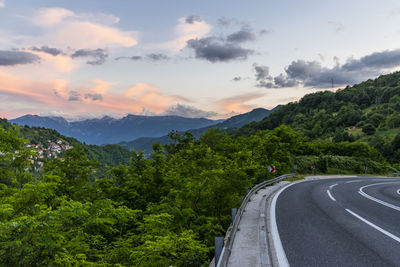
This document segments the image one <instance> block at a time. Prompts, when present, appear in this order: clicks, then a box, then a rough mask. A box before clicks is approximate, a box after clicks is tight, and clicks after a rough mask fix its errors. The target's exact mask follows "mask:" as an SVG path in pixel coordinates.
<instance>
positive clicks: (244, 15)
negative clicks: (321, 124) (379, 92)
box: [0, 0, 400, 120]
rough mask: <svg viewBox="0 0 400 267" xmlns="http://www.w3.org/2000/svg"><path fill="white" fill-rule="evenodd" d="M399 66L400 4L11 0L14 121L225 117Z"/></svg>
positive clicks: (2, 17)
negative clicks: (29, 117)
mask: <svg viewBox="0 0 400 267" xmlns="http://www.w3.org/2000/svg"><path fill="white" fill-rule="evenodd" d="M399 66H400V1H398V0H393V1H391V0H380V1H378V0H346V1H342V0H335V1H333V0H325V1H320V0H318V1H317V0H303V1H293V0H279V1H278V0H260V1H255V0H254V1H253V0H249V1H241V0H229V1H228V0H217V1H216V0H213V1H211V0H202V1H190V0H168V1H165V0H159V1H153V0H146V1H143V0H130V1H127V0H113V1H109V0H79V1H76V0H68V1H66V0H35V1H32V0H29V1H28V0H0V117H4V118H8V119H11V118H16V117H18V116H22V115H24V114H37V115H42V116H63V117H65V118H67V119H69V120H81V119H87V118H97V117H102V116H112V117H122V116H125V115H127V114H142V115H179V116H185V117H206V118H212V119H221V118H227V117H231V116H233V115H236V114H239V113H244V112H248V111H250V110H252V109H254V108H257V107H263V108H268V109H271V108H273V107H275V106H276V105H279V104H286V103H289V102H293V101H297V100H298V99H300V98H301V97H302V96H304V95H305V94H308V93H313V92H316V91H319V90H335V89H337V88H343V87H345V86H347V85H352V84H356V83H359V82H361V81H364V80H367V79H372V78H375V77H378V76H379V75H382V74H386V73H390V72H393V71H396V70H399Z"/></svg>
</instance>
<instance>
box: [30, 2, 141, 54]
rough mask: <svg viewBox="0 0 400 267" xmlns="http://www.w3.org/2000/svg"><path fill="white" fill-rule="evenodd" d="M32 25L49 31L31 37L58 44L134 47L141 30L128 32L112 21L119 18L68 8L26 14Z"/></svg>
mask: <svg viewBox="0 0 400 267" xmlns="http://www.w3.org/2000/svg"><path fill="white" fill-rule="evenodd" d="M23 18H24V19H26V20H28V21H29V22H30V23H31V24H33V25H36V26H39V27H42V28H43V29H44V30H45V34H44V35H42V36H35V37H31V38H27V40H26V41H28V42H29V43H31V44H32V43H33V44H38V45H42V44H43V43H44V44H46V45H52V46H56V47H73V48H79V49H81V48H98V47H131V46H134V45H136V44H137V36H138V33H137V32H135V31H124V30H121V29H119V28H117V27H115V26H111V25H112V24H116V23H118V22H119V18H118V17H115V16H113V15H110V14H104V13H98V14H97V13H75V12H73V11H71V10H68V9H65V8H42V9H39V10H36V11H35V12H34V13H33V14H31V15H30V16H24V17H23Z"/></svg>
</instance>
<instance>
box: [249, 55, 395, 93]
mask: <svg viewBox="0 0 400 267" xmlns="http://www.w3.org/2000/svg"><path fill="white" fill-rule="evenodd" d="M337 60H338V59H337ZM336 62H337V64H336V65H335V66H334V67H332V68H327V67H323V66H322V65H321V63H320V62H318V61H305V60H296V61H292V62H291V63H290V64H289V65H288V66H287V67H286V68H285V73H284V74H280V75H278V76H276V77H274V79H273V80H274V82H273V83H271V82H270V83H260V82H259V81H262V82H266V81H267V80H270V79H258V78H259V77H258V76H257V75H256V81H258V84H257V86H259V87H266V88H280V87H294V86H299V85H301V86H306V87H315V88H328V87H331V86H332V83H333V85H334V86H343V85H350V84H356V83H359V82H362V81H364V80H367V79H370V78H374V77H377V76H379V75H381V74H383V73H385V72H388V71H390V70H393V69H394V68H397V67H400V49H396V50H386V51H383V52H375V53H372V54H369V55H366V56H364V57H361V58H359V59H348V60H347V61H346V63H344V64H342V65H340V64H339V62H338V61H336Z"/></svg>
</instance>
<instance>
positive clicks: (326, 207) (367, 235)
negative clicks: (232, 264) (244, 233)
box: [271, 177, 400, 267]
mask: <svg viewBox="0 0 400 267" xmlns="http://www.w3.org/2000/svg"><path fill="white" fill-rule="evenodd" d="M274 198H275V200H273V202H272V203H273V204H272V207H271V209H274V211H273V213H275V214H273V215H272V213H271V221H272V224H274V223H275V226H276V228H277V229H275V232H274V229H273V227H272V236H273V241H274V244H275V247H276V249H277V253H278V258H279V262H280V263H281V265H285V263H288V264H289V265H290V266H302V267H304V266H307V267H308V266H400V178H388V179H386V178H370V177H369V178H339V179H321V180H312V181H306V182H301V183H297V184H292V185H289V186H288V187H286V188H283V189H282V190H281V191H280V192H278V194H276V195H275V197H274ZM274 202H275V204H274ZM273 217H274V218H273ZM279 245H281V249H280V248H279Z"/></svg>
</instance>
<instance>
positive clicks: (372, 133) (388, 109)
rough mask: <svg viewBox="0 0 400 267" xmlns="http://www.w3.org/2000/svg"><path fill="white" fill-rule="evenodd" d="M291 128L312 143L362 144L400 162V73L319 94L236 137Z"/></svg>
mask: <svg viewBox="0 0 400 267" xmlns="http://www.w3.org/2000/svg"><path fill="white" fill-rule="evenodd" d="M282 124H285V125H289V126H291V127H292V128H293V129H295V130H296V131H299V132H302V133H303V134H304V135H305V136H307V137H309V138H310V139H312V140H331V141H333V142H341V141H350V142H353V141H361V142H366V143H368V144H369V145H371V146H372V147H374V148H376V149H377V150H378V151H379V152H380V153H381V154H382V155H383V156H384V157H385V158H386V159H387V160H389V161H390V162H393V163H398V162H399V160H400V153H399V148H400V135H399V133H400V72H395V73H393V74H388V75H382V76H380V77H379V78H377V79H375V80H368V81H365V82H362V83H360V84H357V85H354V86H351V87H346V88H344V89H340V90H338V91H336V92H335V93H333V92H330V91H324V92H318V93H314V94H309V95H306V96H304V97H303V98H302V99H301V100H300V101H298V102H294V103H290V104H287V105H284V106H282V107H281V108H280V109H279V110H277V111H275V112H274V113H272V114H271V115H270V116H268V117H266V118H264V119H263V120H261V121H260V122H254V123H250V124H247V125H245V126H244V127H242V128H241V129H240V130H238V131H237V132H236V135H238V136H242V135H250V134H254V133H256V132H257V131H259V130H265V129H274V128H275V127H278V126H279V125H282Z"/></svg>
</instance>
